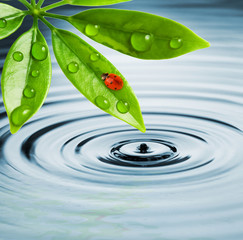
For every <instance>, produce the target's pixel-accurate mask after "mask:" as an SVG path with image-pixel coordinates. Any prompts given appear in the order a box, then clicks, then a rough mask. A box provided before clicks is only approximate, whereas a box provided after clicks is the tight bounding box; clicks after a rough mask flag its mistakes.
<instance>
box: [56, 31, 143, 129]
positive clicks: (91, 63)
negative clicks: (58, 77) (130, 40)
mask: <svg viewBox="0 0 243 240" xmlns="http://www.w3.org/2000/svg"><path fill="white" fill-rule="evenodd" d="M52 42H53V50H54V53H55V56H56V59H57V62H58V64H59V65H60V67H61V69H62V71H63V72H64V74H65V75H66V77H67V78H68V79H69V80H70V81H71V82H72V84H73V85H74V86H75V87H76V88H77V89H78V90H79V91H80V92H81V93H82V94H83V95H84V96H85V97H86V98H87V99H88V100H89V101H91V102H92V103H93V104H95V105H96V106H97V107H99V108H100V109H102V110H103V111H105V112H107V113H109V114H111V115H113V116H115V117H117V118H119V119H121V120H123V121H125V122H127V123H128V124H130V125H132V126H134V127H135V128H137V129H139V130H140V131H142V132H145V130H146V129H145V126H144V123H143V118H142V114H141V111H140V107H139V103H138V101H137V98H136V96H135V94H134V92H133V90H132V88H131V87H130V86H129V84H128V82H127V81H126V80H125V78H124V77H123V76H122V75H121V73H120V72H119V71H118V70H117V69H116V68H115V67H114V66H113V65H112V64H111V63H110V62H109V61H108V60H107V59H106V58H105V57H104V56H102V55H101V54H100V53H99V52H97V51H96V50H95V49H94V48H93V47H91V46H90V45H89V44H88V43H86V42H85V41H83V40H82V39H80V38H79V37H78V36H76V35H75V34H73V33H70V32H68V31H64V30H61V29H54V30H52ZM103 73H114V74H117V75H118V76H120V77H121V78H122V79H123V82H124V86H123V88H122V89H121V90H118V91H115V90H111V89H109V88H108V87H106V85H105V83H104V81H103V80H102V79H101V75H102V74H103Z"/></svg>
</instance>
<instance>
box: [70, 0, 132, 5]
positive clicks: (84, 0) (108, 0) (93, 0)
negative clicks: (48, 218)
mask: <svg viewBox="0 0 243 240" xmlns="http://www.w3.org/2000/svg"><path fill="white" fill-rule="evenodd" d="M129 1H131V0H65V2H66V3H67V4H71V5H81V6H102V5H103V6H104V5H112V4H116V3H121V2H129Z"/></svg>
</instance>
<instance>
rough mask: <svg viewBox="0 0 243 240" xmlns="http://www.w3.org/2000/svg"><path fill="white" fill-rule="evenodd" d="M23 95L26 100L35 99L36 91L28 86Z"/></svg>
mask: <svg viewBox="0 0 243 240" xmlns="http://www.w3.org/2000/svg"><path fill="white" fill-rule="evenodd" d="M23 94H24V96H25V97H26V98H33V97H34V96H35V89H34V88H31V87H28V86H27V87H26V88H25V89H24V91H23Z"/></svg>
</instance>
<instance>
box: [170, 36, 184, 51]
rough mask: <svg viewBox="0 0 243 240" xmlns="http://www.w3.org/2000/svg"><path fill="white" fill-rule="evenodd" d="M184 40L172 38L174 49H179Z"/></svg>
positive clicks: (171, 42)
mask: <svg viewBox="0 0 243 240" xmlns="http://www.w3.org/2000/svg"><path fill="white" fill-rule="evenodd" d="M182 44H183V40H182V39H181V38H172V39H171V40H170V47H171V48H172V49H178V48H180V47H181V46H182Z"/></svg>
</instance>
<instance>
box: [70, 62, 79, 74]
mask: <svg viewBox="0 0 243 240" xmlns="http://www.w3.org/2000/svg"><path fill="white" fill-rule="evenodd" d="M78 69H79V65H78V63H76V62H71V63H69V64H68V71H69V72H70V73H76V72H77V71H78Z"/></svg>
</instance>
